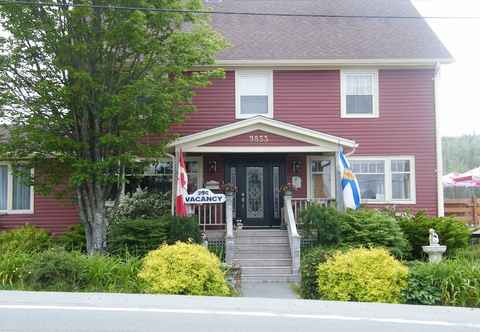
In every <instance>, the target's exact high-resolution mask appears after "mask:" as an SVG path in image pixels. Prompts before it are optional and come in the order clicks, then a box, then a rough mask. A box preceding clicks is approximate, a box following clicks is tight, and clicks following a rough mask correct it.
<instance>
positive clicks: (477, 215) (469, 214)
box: [445, 198, 480, 227]
mask: <svg viewBox="0 0 480 332" xmlns="http://www.w3.org/2000/svg"><path fill="white" fill-rule="evenodd" d="M445 215H447V216H454V217H457V218H458V219H460V220H463V221H464V222H465V223H466V224H467V225H469V226H472V227H479V226H480V199H479V198H467V199H446V200H445Z"/></svg>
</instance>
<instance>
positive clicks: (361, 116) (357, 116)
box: [341, 113, 379, 119]
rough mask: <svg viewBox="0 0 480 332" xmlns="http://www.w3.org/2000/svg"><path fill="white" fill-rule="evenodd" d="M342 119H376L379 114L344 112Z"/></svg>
mask: <svg viewBox="0 0 480 332" xmlns="http://www.w3.org/2000/svg"><path fill="white" fill-rule="evenodd" d="M341 117H342V119H376V118H378V117H379V116H378V114H345V113H344V114H342V115H341Z"/></svg>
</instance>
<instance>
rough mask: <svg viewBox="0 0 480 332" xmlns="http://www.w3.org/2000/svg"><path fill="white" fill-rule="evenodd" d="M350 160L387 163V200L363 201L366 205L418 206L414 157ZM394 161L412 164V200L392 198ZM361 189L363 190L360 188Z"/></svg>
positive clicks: (355, 158)
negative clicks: (405, 161)
mask: <svg viewBox="0 0 480 332" xmlns="http://www.w3.org/2000/svg"><path fill="white" fill-rule="evenodd" d="M348 159H349V160H352V161H353V160H368V161H383V162H385V169H384V172H385V199H384V200H376V199H363V198H362V203H365V204H416V203H417V201H416V181H415V173H416V169H415V157H414V156H375V157H373V156H351V157H349V158H348ZM393 160H408V161H409V162H410V193H411V197H410V199H393V198H392V189H393V188H392V187H393V183H392V161H393ZM360 189H361V188H360Z"/></svg>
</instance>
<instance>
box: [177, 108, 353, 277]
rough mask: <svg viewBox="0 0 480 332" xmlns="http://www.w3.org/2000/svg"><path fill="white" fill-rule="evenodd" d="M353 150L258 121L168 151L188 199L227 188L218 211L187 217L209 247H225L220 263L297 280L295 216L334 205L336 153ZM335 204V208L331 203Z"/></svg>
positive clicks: (205, 208)
mask: <svg viewBox="0 0 480 332" xmlns="http://www.w3.org/2000/svg"><path fill="white" fill-rule="evenodd" d="M355 147H356V144H355V142H353V141H350V140H347V139H344V138H341V137H334V136H331V135H328V134H324V133H320V132H316V131H313V130H309V129H306V128H302V127H298V126H294V125H291V124H288V123H284V122H280V121H277V120H273V119H269V118H265V117H254V118H250V119H247V120H243V121H239V122H236V123H233V124H228V125H225V126H222V127H219V128H214V129H210V130H207V131H204V132H200V133H196V134H192V135H189V136H184V137H182V138H180V139H178V140H177V141H176V142H175V143H174V144H172V150H173V151H174V152H175V159H176V160H177V161H178V158H179V155H180V153H181V152H182V153H184V155H185V159H186V162H187V175H188V178H189V183H190V187H189V191H190V192H193V191H195V190H196V189H199V188H208V189H210V190H212V191H214V192H226V190H225V189H226V188H225V186H226V185H227V187H230V188H235V190H234V191H233V192H226V194H227V199H226V202H225V203H224V204H209V205H190V206H189V213H190V215H192V216H195V217H196V218H197V220H198V223H199V225H200V227H201V228H202V229H203V231H204V232H205V234H206V235H207V237H208V239H209V240H210V241H218V240H224V241H225V260H226V262H227V263H229V264H232V263H239V264H240V265H241V267H242V269H243V268H247V269H249V270H252V271H257V272H258V273H260V274H259V278H258V279H259V280H261V279H262V278H261V277H260V276H261V274H262V273H263V275H267V273H266V272H267V271H276V272H278V274H277V276H280V275H281V276H283V277H286V278H287V279H292V280H296V279H298V272H299V267H300V235H299V234H298V227H297V226H298V222H299V215H300V213H301V210H302V209H304V208H305V207H307V206H308V205H309V204H312V203H319V204H328V203H329V202H333V201H335V198H336V197H337V196H338V192H339V191H340V182H339V178H340V176H338V175H337V169H338V168H337V165H336V161H337V160H338V158H337V157H338V153H339V151H341V150H343V149H354V148H355ZM177 164H178V162H174V165H177ZM174 174H176V172H174ZM174 179H176V176H174ZM172 188H176V184H175V183H173V185H172ZM335 204H336V205H337V207H338V208H341V206H340V201H339V200H336V201H335ZM245 230H249V231H248V232H246V231H245ZM275 230H276V231H275ZM251 256H252V257H251ZM262 262H263V263H262ZM280 262H283V265H278V264H280ZM287 262H288V264H287ZM247 263H248V264H249V265H246V264H247ZM257 264H266V265H269V264H270V266H257ZM276 264H277V265H276ZM262 269H263V270H262ZM287 270H289V273H288V274H287V273H286V271H287ZM272 273H273V272H272ZM281 273H283V274H281Z"/></svg>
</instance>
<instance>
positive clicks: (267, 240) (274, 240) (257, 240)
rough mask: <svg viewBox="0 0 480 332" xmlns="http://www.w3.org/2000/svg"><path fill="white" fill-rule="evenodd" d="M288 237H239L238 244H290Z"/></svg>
mask: <svg viewBox="0 0 480 332" xmlns="http://www.w3.org/2000/svg"><path fill="white" fill-rule="evenodd" d="M288 243H289V241H288V237H286V236H277V237H268V236H261V237H260V236H251V237H239V238H237V240H236V244H237V245H240V244H288Z"/></svg>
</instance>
